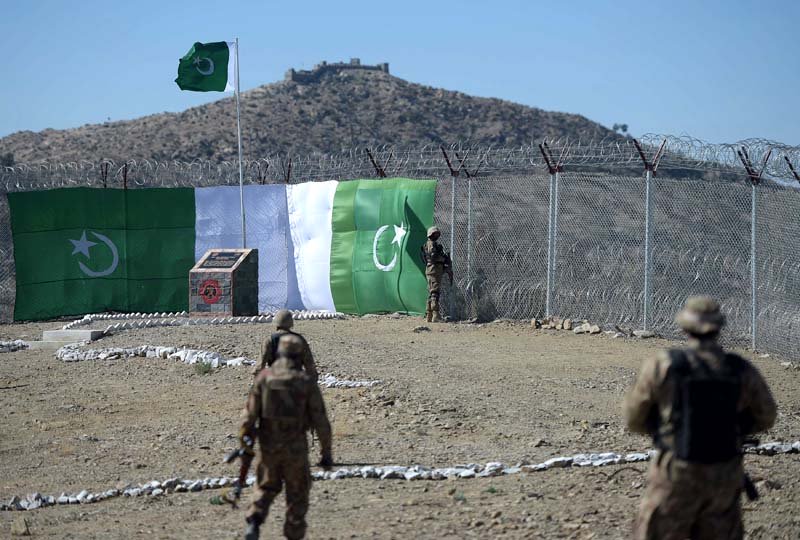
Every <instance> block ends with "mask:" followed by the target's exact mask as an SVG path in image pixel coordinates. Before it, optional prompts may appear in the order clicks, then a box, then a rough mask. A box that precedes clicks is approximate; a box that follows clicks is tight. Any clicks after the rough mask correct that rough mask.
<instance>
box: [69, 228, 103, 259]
mask: <svg viewBox="0 0 800 540" xmlns="http://www.w3.org/2000/svg"><path fill="white" fill-rule="evenodd" d="M70 242H72V245H73V246H75V249H73V250H72V253H71V255H75V254H76V253H83V254H84V255H86V258H87V259H89V258H90V256H89V248H90V247H92V246H96V245H97V242H92V241H91V240H87V239H86V231H83V234H82V235H81V238H80V240H72V239H70Z"/></svg>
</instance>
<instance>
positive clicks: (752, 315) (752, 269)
mask: <svg viewBox="0 0 800 540" xmlns="http://www.w3.org/2000/svg"><path fill="white" fill-rule="evenodd" d="M751 194H752V198H751V203H750V296H751V298H750V302H751V312H750V338H751V340H752V345H753V351H755V350H756V313H757V312H758V303H757V302H758V295H757V294H756V292H757V289H758V281H757V279H756V228H757V226H758V221H757V220H756V217H757V216H756V208H757V206H758V203H757V196H758V195H757V191H756V184H752V185H751Z"/></svg>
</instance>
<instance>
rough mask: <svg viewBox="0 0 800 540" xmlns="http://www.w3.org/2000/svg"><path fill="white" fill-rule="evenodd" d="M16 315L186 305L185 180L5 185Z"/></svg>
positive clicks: (190, 254) (188, 228) (189, 251)
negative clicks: (154, 184) (142, 185)
mask: <svg viewBox="0 0 800 540" xmlns="http://www.w3.org/2000/svg"><path fill="white" fill-rule="evenodd" d="M8 202H9V205H10V208H11V230H12V235H13V239H14V259H15V265H16V278H17V293H16V304H15V309H14V319H15V320H36V319H46V318H51V317H57V316H63V315H76V314H83V313H97V312H102V311H107V310H113V311H134V312H135V311H141V312H153V311H181V310H185V309H187V307H188V279H189V278H188V276H189V270H190V269H191V268H192V266H193V264H194V241H195V208H194V190H193V189H192V188H169V189H167V188H155V189H133V190H122V189H93V188H67V189H54V190H48V191H33V192H25V193H9V194H8Z"/></svg>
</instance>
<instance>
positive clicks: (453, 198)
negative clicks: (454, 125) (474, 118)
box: [449, 176, 456, 317]
mask: <svg viewBox="0 0 800 540" xmlns="http://www.w3.org/2000/svg"><path fill="white" fill-rule="evenodd" d="M451 178H452V179H453V185H452V189H451V190H450V191H451V193H450V260H451V264H452V265H453V266H455V260H454V259H455V252H454V251H453V250H454V249H455V246H456V177H455V176H452V177H451ZM453 291H455V285H454V284H453V283H452V282H451V283H450V292H451V294H450V310H449V311H450V317H455V309H456V302H455V298H453V295H454V292H453Z"/></svg>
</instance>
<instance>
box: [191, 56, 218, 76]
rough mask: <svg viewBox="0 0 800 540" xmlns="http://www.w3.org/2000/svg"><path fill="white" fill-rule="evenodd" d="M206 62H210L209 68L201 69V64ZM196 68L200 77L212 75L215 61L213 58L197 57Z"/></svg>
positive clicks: (195, 60)
mask: <svg viewBox="0 0 800 540" xmlns="http://www.w3.org/2000/svg"><path fill="white" fill-rule="evenodd" d="M204 60H205V61H206V62H208V68H207V69H200V63H201V62H203V61H204ZM194 68H195V69H196V70H197V72H198V73H200V75H211V74H212V73H214V61H213V60H212V59H211V58H206V57H203V58H201V57H199V56H197V57H195V59H194Z"/></svg>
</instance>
